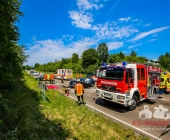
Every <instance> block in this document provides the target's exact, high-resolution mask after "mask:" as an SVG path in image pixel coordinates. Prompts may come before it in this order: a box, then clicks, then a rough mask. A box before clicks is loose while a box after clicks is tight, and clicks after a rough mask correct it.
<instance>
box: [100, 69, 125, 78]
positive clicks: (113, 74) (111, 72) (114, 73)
mask: <svg viewBox="0 0 170 140" xmlns="http://www.w3.org/2000/svg"><path fill="white" fill-rule="evenodd" d="M123 74H124V68H111V67H109V68H105V69H100V71H99V76H98V77H99V78H104V79H112V80H123Z"/></svg>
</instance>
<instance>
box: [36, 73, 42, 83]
mask: <svg viewBox="0 0 170 140" xmlns="http://www.w3.org/2000/svg"><path fill="white" fill-rule="evenodd" d="M35 79H36V80H38V81H43V79H44V74H43V75H40V76H38V77H36V78H35Z"/></svg>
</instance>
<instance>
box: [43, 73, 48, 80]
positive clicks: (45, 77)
mask: <svg viewBox="0 0 170 140" xmlns="http://www.w3.org/2000/svg"><path fill="white" fill-rule="evenodd" d="M44 81H47V74H46V73H45V74H44Z"/></svg>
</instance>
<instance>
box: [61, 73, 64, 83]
mask: <svg viewBox="0 0 170 140" xmlns="http://www.w3.org/2000/svg"><path fill="white" fill-rule="evenodd" d="M63 80H64V74H61V83H64V81H63Z"/></svg>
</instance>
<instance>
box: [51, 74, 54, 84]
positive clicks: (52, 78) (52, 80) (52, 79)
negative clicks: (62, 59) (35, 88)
mask: <svg viewBox="0 0 170 140" xmlns="http://www.w3.org/2000/svg"><path fill="white" fill-rule="evenodd" d="M50 83H51V84H53V83H54V74H51V75H50Z"/></svg>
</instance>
